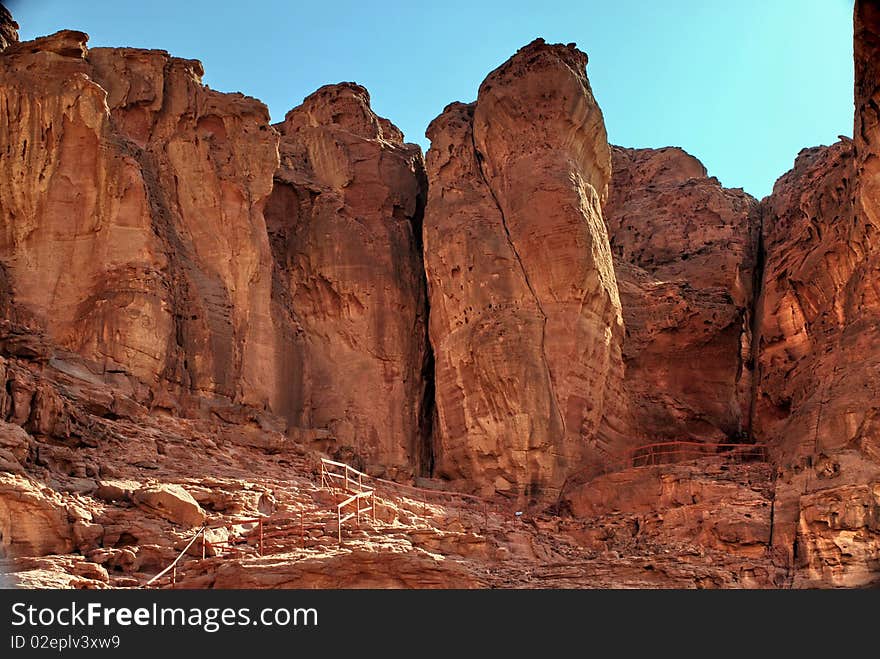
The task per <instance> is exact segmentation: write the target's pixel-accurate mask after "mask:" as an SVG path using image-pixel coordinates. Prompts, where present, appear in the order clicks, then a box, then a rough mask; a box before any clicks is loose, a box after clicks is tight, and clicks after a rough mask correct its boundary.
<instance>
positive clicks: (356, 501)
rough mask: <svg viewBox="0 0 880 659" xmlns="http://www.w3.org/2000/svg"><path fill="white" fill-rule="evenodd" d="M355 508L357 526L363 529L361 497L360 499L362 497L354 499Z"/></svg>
mask: <svg viewBox="0 0 880 659" xmlns="http://www.w3.org/2000/svg"><path fill="white" fill-rule="evenodd" d="M354 507H355V513H354V519H355V526H357V528H361V497H360V495H358V496H356V497H355V498H354Z"/></svg>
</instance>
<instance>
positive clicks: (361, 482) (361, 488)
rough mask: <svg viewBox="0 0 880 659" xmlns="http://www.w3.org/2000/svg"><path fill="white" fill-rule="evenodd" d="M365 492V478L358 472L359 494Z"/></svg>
mask: <svg viewBox="0 0 880 659" xmlns="http://www.w3.org/2000/svg"><path fill="white" fill-rule="evenodd" d="M363 491H364V477H363V476H362V475H361V472H358V492H363Z"/></svg>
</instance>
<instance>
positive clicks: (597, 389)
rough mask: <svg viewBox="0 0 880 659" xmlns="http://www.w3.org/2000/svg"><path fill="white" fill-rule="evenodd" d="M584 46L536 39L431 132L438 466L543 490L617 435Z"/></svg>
mask: <svg viewBox="0 0 880 659" xmlns="http://www.w3.org/2000/svg"><path fill="white" fill-rule="evenodd" d="M586 63H587V58H586V56H585V55H584V54H583V53H581V52H580V51H578V50H577V49H576V48H575V47H574V46H573V45H569V46H562V45H554V46H551V45H547V44H545V43H544V42H543V40H538V41H535V42H533V43H532V44H529V45H528V46H526V47H525V48H523V49H521V50H520V51H519V52H518V53H517V54H516V55H514V57H512V58H511V59H510V60H509V61H508V62H507V63H505V64H504V65H502V66H501V67H500V68H498V69H497V70H495V71H494V72H492V73H491V74H490V75H489V76H488V77H487V78H486V80H485V81H484V82H483V84H482V85H481V87H480V92H479V96H478V99H477V101H476V103H475V104H473V105H470V106H467V105H462V104H453V105H451V106H449V107H448V108H446V110H445V111H444V113H443V114H442V115H441V116H440V117H439V118H438V119H436V120H435V121H434V122H433V123H432V124H431V126H429V128H428V137H429V138H430V139H431V142H432V145H431V149H430V150H429V152H428V156H427V169H428V178H429V199H428V206H427V210H426V214H425V232H424V235H425V268H426V271H427V275H428V285H429V292H430V307H431V322H430V334H431V343H432V346H433V348H434V353H435V359H436V378H435V383H436V403H437V423H438V425H437V428H436V429H435V473H436V474H437V475H439V476H441V477H444V478H448V479H451V480H453V481H457V482H461V483H463V484H464V485H465V486H469V487H470V486H473V485H479V486H481V487H482V489H484V490H486V491H492V490H496V491H503V492H510V493H527V494H532V495H540V494H541V493H548V492H550V493H552V492H554V491H555V490H556V489H558V488H559V487H560V485H561V483H562V481H563V479H564V478H565V475H566V473H567V471H568V470H569V469H571V468H572V466H573V465H580V464H583V463H584V462H589V461H595V462H602V461H603V460H605V459H606V451H607V449H608V446H609V445H611V444H613V443H614V441H615V438H616V434H615V433H616V432H619V431H620V430H621V425H622V417H623V410H622V409H621V407H622V405H621V396H620V389H621V380H622V375H623V368H622V360H621V355H620V348H621V343H622V338H623V325H622V320H621V313H620V303H619V300H618V294H617V286H616V283H615V279H614V272H613V268H612V264H611V255H610V251H609V247H608V237H607V234H606V231H605V226H604V224H603V222H602V212H601V204H602V201H603V200H604V198H605V195H606V189H607V184H608V178H609V174H610V164H611V163H610V154H609V150H608V144H607V142H606V137H605V128H604V124H603V121H602V114H601V112H600V110H599V108H598V106H597V105H596V102H595V100H594V99H593V96H592V93H591V91H590V86H589V83H588V82H587V78H586V74H585V67H586Z"/></svg>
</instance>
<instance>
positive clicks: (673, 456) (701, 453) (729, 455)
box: [557, 440, 769, 502]
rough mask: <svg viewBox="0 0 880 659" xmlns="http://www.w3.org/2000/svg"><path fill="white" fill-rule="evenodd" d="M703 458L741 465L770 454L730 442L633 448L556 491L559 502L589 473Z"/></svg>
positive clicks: (576, 475)
mask: <svg viewBox="0 0 880 659" xmlns="http://www.w3.org/2000/svg"><path fill="white" fill-rule="evenodd" d="M702 458H722V459H724V460H727V461H730V462H734V463H742V462H767V461H768V460H769V454H768V453H767V447H766V446H764V445H763V444H733V443H730V442H721V443H713V442H695V441H691V440H675V441H666V442H653V443H650V444H642V445H641V446H636V447H635V448H632V449H630V450H628V451H626V452H625V453H623V454H622V455H621V456H620V457H618V458H616V459H615V460H612V461H610V462H607V463H604V464H602V465H589V466H587V467H584V468H583V469H580V470H578V471H576V472H574V473H572V474H569V476H568V477H567V478H566V479H565V483H563V485H562V488H560V490H559V498H558V500H557V502H559V501H561V500H562V498H563V496H564V494H565V490H566V488H567V486H568V484H569V483H570V482H571V481H572V480H573V479H577V478H579V477H581V476H583V475H584V474H588V473H591V472H592V475H591V476H590V478H589V480H591V479H592V478H598V477H599V476H605V475H607V474H612V473H616V472H619V471H624V470H626V469H634V468H638V467H650V466H657V465H666V464H677V463H681V462H690V461H692V460H699V459H702Z"/></svg>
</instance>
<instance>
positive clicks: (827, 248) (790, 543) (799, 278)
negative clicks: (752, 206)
mask: <svg viewBox="0 0 880 659" xmlns="http://www.w3.org/2000/svg"><path fill="white" fill-rule="evenodd" d="M878 35H880V8H878V6H877V4H876V3H875V2H863V1H859V2H856V5H855V46H854V55H855V108H856V112H855V130H854V133H853V135H854V139H853V140H852V141H850V140H849V139H842V140H841V141H840V142H838V143H837V144H834V145H832V146H830V147H819V148H813V149H805V150H804V151H802V152H801V153H800V155H799V156H798V159H797V161H796V162H795V167H794V169H793V170H792V171H791V172H789V173H788V174H786V175H785V176H783V177H782V178H780V179H779V181H777V183H776V185H775V186H774V189H773V194H772V195H771V196H770V197H769V198H767V199H765V200H764V202H763V203H762V221H763V231H762V240H763V250H764V252H765V253H766V262H765V268H764V276H763V281H762V285H761V293H760V296H759V298H758V300H757V303H756V307H757V313H758V317H757V324H756V327H757V336H758V339H757V342H756V352H755V354H756V379H755V406H754V422H753V428H754V433H755V436H756V438H757V439H758V440H759V441H762V442H765V443H766V444H767V445H768V446H769V447H770V448H771V449H772V451H773V453H774V461H775V462H776V463H777V464H778V476H777V484H776V496H775V514H774V528H773V543H774V545H775V546H776V547H777V548H778V549H779V550H780V551H782V552H784V553H785V554H786V555H787V556H788V558H789V560H790V561H792V563H793V566H794V568H795V570H794V584H795V585H804V586H816V585H836V586H865V585H869V584H872V583H875V582H876V572H877V567H878V564H877V560H876V556H877V552H878V547H880V525H878V521H877V510H878V509H880V508H878V506H880V420H878V419H880V411H878V400H880V397H878V394H880V331H878V330H880V288H878V281H880V241H878V238H880V234H878V229H880V224H878V221H880V212H878V209H880V194H878V189H880V176H878V172H880V166H878V164H877V163H878V157H880V128H878V113H877V105H878V102H880V85H878V80H880V36H878Z"/></svg>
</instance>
